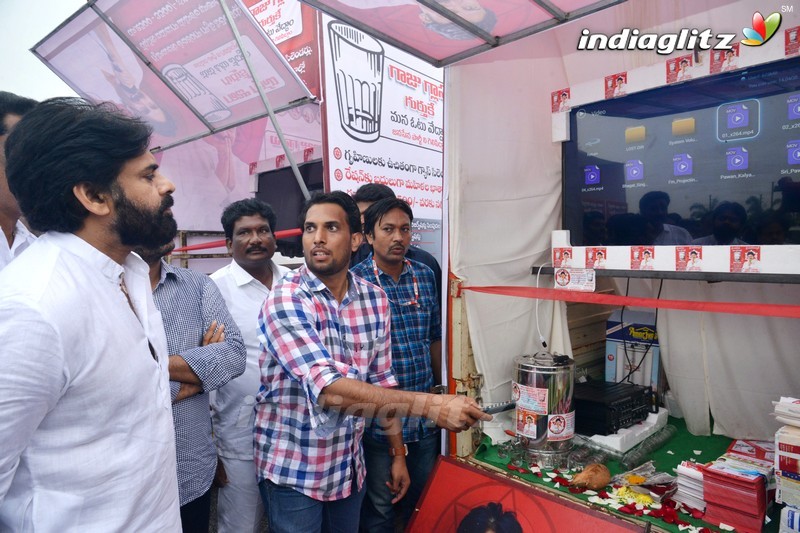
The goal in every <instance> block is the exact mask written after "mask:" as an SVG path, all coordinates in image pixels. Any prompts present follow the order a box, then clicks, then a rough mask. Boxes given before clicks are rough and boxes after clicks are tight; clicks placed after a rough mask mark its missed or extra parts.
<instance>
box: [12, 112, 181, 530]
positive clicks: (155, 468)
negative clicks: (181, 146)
mask: <svg viewBox="0 0 800 533" xmlns="http://www.w3.org/2000/svg"><path fill="white" fill-rule="evenodd" d="M151 131H152V130H151V128H150V126H148V125H147V124H146V123H144V122H143V121H141V120H140V119H135V118H130V117H128V116H126V115H123V114H121V113H120V112H119V111H118V110H117V109H116V108H113V107H111V106H107V105H100V106H96V105H93V104H90V103H88V102H86V101H84V100H81V99H79V98H55V99H51V100H47V101H45V102H42V103H41V104H39V105H37V106H36V108H35V109H33V110H32V111H30V112H29V113H27V115H26V116H25V117H23V119H22V120H21V121H20V122H19V124H17V125H16V126H15V127H14V129H13V131H12V132H11V134H10V135H9V137H8V139H7V140H6V145H5V150H6V158H7V166H6V172H7V176H8V184H9V188H10V190H11V192H12V193H14V196H15V197H16V198H17V200H18V201H19V205H20V208H21V210H22V213H23V214H24V215H25V218H26V220H27V221H28V223H29V224H30V225H31V228H32V229H34V230H37V231H42V232H44V235H42V236H41V237H40V238H39V239H37V241H36V242H34V243H33V244H32V245H31V246H30V247H29V248H28V250H27V251H26V252H25V253H24V254H23V255H21V256H20V257H18V258H17V259H15V260H14V261H13V262H12V263H11V264H10V265H9V266H8V267H6V268H5V269H4V270H3V271H2V272H0V346H2V347H3V349H2V350H0V368H3V371H2V372H1V373H0V450H2V453H0V531H81V532H98V533H101V532H107V531H158V532H170V533H173V532H180V530H181V522H180V514H179V510H178V486H177V475H176V467H175V434H174V430H173V427H172V406H171V402H170V393H169V381H168V379H169V378H168V369H167V363H168V356H169V353H168V351H167V343H166V338H165V335H164V325H163V323H162V321H161V316H160V314H159V313H158V311H157V310H156V308H155V305H154V303H153V298H152V295H151V293H150V281H149V278H148V268H147V265H146V264H145V263H144V261H142V260H141V258H139V257H138V256H136V255H135V254H133V253H132V252H131V250H132V249H133V248H134V247H136V246H144V247H156V246H160V245H163V244H166V243H167V242H169V241H171V240H172V239H174V238H175V234H176V232H177V224H176V222H175V219H174V218H173V216H172V211H171V210H170V207H171V206H172V204H173V200H172V193H173V192H174V190H175V187H174V186H173V184H172V183H171V182H170V181H169V180H168V179H167V178H166V177H164V176H163V175H161V173H160V172H158V164H157V163H156V160H155V158H154V157H153V154H151V153H150V152H149V150H148V146H149V144H150V134H151Z"/></svg>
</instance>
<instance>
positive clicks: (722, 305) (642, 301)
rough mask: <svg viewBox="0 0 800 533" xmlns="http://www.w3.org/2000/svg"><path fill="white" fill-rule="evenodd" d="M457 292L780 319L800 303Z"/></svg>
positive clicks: (494, 289)
mask: <svg viewBox="0 0 800 533" xmlns="http://www.w3.org/2000/svg"><path fill="white" fill-rule="evenodd" d="M461 291H472V292H481V293H485V294H499V295H503V296H516V297H519V298H534V299H540V300H559V301H562V302H579V303H587V304H598V305H611V306H615V307H620V306H626V307H631V306H633V307H651V308H661V309H679V310H682V311H706V312H710V313H728V314H733V315H756V316H773V317H783V318H800V306H797V305H787V304H766V303H758V302H697V301H692V300H664V299H660V298H640V297H636V296H619V295H616V294H599V293H594V292H578V291H566V290H562V289H542V288H535V287H509V286H500V285H494V286H486V287H472V286H468V285H462V286H460V287H459V294H460V292H461Z"/></svg>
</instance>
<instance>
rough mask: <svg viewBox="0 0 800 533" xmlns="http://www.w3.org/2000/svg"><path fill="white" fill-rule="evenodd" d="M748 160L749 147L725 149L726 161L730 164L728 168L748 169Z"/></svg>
mask: <svg viewBox="0 0 800 533" xmlns="http://www.w3.org/2000/svg"><path fill="white" fill-rule="evenodd" d="M748 160H749V154H748V153H747V149H745V148H742V147H741V146H737V147H735V148H729V149H727V150H725V161H726V163H727V164H728V170H746V169H747V166H748Z"/></svg>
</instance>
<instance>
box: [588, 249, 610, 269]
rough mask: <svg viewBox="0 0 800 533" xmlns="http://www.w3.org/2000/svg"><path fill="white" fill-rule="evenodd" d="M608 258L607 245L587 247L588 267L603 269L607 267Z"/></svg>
mask: <svg viewBox="0 0 800 533" xmlns="http://www.w3.org/2000/svg"><path fill="white" fill-rule="evenodd" d="M607 258H608V251H607V250H606V248H605V246H603V247H589V248H586V268H595V269H598V270H602V269H604V268H606V259H607Z"/></svg>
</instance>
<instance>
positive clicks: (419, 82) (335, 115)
mask: <svg viewBox="0 0 800 533" xmlns="http://www.w3.org/2000/svg"><path fill="white" fill-rule="evenodd" d="M322 28H323V29H322V32H323V35H322V37H323V43H324V49H325V50H326V51H327V52H326V54H325V58H324V73H325V76H324V80H325V81H324V83H325V93H326V97H325V117H326V127H327V148H326V158H327V167H328V170H327V172H328V181H329V187H330V190H341V191H344V192H346V193H348V194H353V193H354V192H355V191H356V190H357V189H358V188H359V187H360V186H361V185H363V184H365V183H382V184H384V185H387V186H389V187H391V188H392V190H394V192H395V194H396V195H397V196H398V197H399V198H402V199H403V200H405V201H407V202H408V204H409V205H410V206H411V208H412V210H413V212H414V222H413V235H412V244H414V245H416V246H419V247H420V248H423V249H425V250H426V251H428V252H429V253H431V254H433V255H434V256H435V257H436V258H437V259H438V260H441V250H442V202H443V194H442V192H443V187H444V179H443V167H444V160H443V155H442V153H443V149H444V129H443V128H444V83H443V80H444V74H443V70H442V69H440V68H436V67H433V66H431V65H429V64H428V63H425V62H423V61H422V60H420V59H417V58H415V57H413V56H411V55H410V54H407V53H406V52H403V51H401V50H398V49H397V48H394V47H392V46H390V45H388V44H386V43H383V42H381V41H379V40H377V39H375V38H373V37H372V36H370V35H367V34H366V33H364V32H362V31H361V30H358V29H356V28H354V27H352V26H349V25H347V24H346V23H344V22H341V21H338V20H335V19H333V18H330V17H327V16H325V17H323V22H322Z"/></svg>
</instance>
